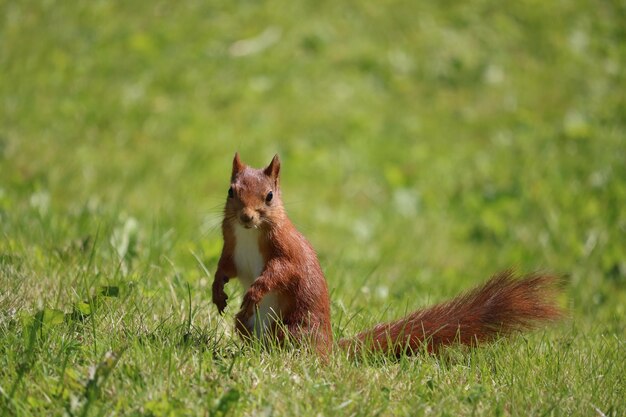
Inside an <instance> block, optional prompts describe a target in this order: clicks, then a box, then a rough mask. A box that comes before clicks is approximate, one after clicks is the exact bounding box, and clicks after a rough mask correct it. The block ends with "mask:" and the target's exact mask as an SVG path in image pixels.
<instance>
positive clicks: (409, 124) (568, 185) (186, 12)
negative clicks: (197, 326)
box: [0, 0, 626, 330]
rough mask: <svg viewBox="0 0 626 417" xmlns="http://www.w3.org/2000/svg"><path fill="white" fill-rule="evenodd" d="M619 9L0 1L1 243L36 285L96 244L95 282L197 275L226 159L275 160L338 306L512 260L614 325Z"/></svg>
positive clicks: (418, 294) (422, 296)
mask: <svg viewBox="0 0 626 417" xmlns="http://www.w3.org/2000/svg"><path fill="white" fill-rule="evenodd" d="M624 22H626V6H625V5H624V3H623V2H619V1H600V2H587V1H579V0H576V1H557V2H541V1H534V0H524V1H518V2H513V3H503V2H494V1H487V0H475V1H468V2H461V3H458V2H450V1H441V2H413V1H387V0H385V1H376V2H357V1H344V2H334V1H316V2H312V1H311V2H303V1H295V2H282V1H269V2H262V3H261V2H255V1H210V2H207V1H178V2H170V1H150V2H140V1H136V2H135V1H130V2H129V1H126V2H122V1H100V0H94V1H89V2H61V1H40V2H35V3H32V2H24V1H2V2H0V42H1V43H0V231H1V232H2V243H0V252H1V253H2V256H3V259H4V262H5V263H10V262H14V261H15V260H16V259H20V260H21V262H26V263H28V264H29V268H30V269H29V271H31V272H32V275H29V276H30V278H25V279H26V281H29V280H31V281H32V282H33V286H34V287H37V288H39V290H38V291H45V289H46V288H48V289H50V288H55V289H57V290H58V287H59V285H60V282H63V276H64V275H65V274H67V273H68V268H69V267H68V265H72V261H71V259H73V258H72V257H73V256H74V255H73V253H74V252H73V251H80V250H81V247H84V246H89V244H90V242H94V241H96V242H98V245H99V246H98V247H99V250H98V251H96V259H95V264H96V265H98V267H99V268H100V270H99V271H100V272H99V273H98V275H97V277H98V278H94V280H96V281H97V280H99V281H102V282H108V281H110V280H120V279H122V280H123V279H124V276H125V274H132V273H133V271H135V277H134V279H136V280H138V281H140V282H143V283H144V284H143V285H145V286H147V287H153V288H155V289H156V290H159V289H160V288H161V286H162V282H163V279H164V278H163V276H164V275H167V274H174V275H175V276H177V277H178V276H180V277H181V279H180V282H179V281H175V282H177V283H178V284H176V285H174V287H175V289H176V291H178V290H180V291H181V292H182V293H185V292H186V289H185V287H184V285H183V284H182V282H185V281H186V282H191V283H192V284H193V286H194V287H193V288H194V289H195V288H197V287H201V288H204V287H206V282H207V279H206V277H205V275H204V273H203V272H202V270H201V269H200V268H198V265H197V262H196V260H195V259H194V258H193V256H192V254H198V255H199V257H200V258H201V259H202V260H203V261H204V262H205V263H206V265H207V267H208V268H209V269H211V270H212V269H213V268H214V266H215V261H216V259H217V256H218V255H219V250H220V245H221V237H220V232H219V221H220V211H221V207H222V204H223V201H224V198H225V195H226V190H227V188H228V180H229V176H230V167H231V160H232V157H233V154H234V152H235V151H239V152H240V153H241V156H242V159H243V160H244V161H246V162H247V163H249V164H251V165H253V166H262V165H265V164H267V163H268V162H269V161H270V159H271V157H272V156H273V155H274V154H275V153H279V154H280V156H281V159H282V162H283V166H282V175H283V177H282V184H283V194H284V198H285V200H286V204H287V208H288V210H289V213H290V215H291V216H292V218H293V220H294V222H295V223H296V224H297V225H298V227H299V228H300V229H301V230H302V231H303V232H304V233H305V235H307V236H308V237H309V238H310V240H311V241H312V243H313V244H314V246H315V247H316V248H317V250H318V251H319V254H320V258H321V260H322V264H323V267H324V269H325V270H326V272H327V275H328V280H329V283H330V287H331V289H333V292H334V297H335V299H336V300H340V301H341V302H342V301H344V300H346V301H347V300H349V299H352V298H354V297H355V296H354V294H355V293H356V294H361V297H359V300H357V301H356V303H357V304H359V303H366V302H369V303H370V304H369V305H373V306H376V305H377V304H378V305H380V306H385V305H389V304H390V299H393V298H396V299H399V300H402V302H403V303H405V304H411V305H414V304H415V303H416V302H417V303H418V304H419V303H420V302H422V301H424V302H426V301H427V300H428V299H430V297H432V296H433V295H434V297H438V295H439V294H450V293H455V292H457V290H458V288H467V287H468V286H470V285H471V284H472V283H475V282H478V281H482V280H483V279H485V278H486V277H487V276H488V275H489V274H491V273H493V272H495V271H496V270H498V269H501V268H504V267H509V266H516V267H519V268H520V269H521V270H523V271H531V270H535V269H547V270H551V271H555V272H557V273H560V274H564V275H567V276H568V277H569V278H568V280H569V281H570V283H571V284H570V285H571V286H570V288H571V289H570V293H571V294H570V297H569V301H568V302H569V303H571V305H572V307H573V311H574V315H578V316H580V317H584V316H585V315H587V314H588V313H589V312H590V311H593V312H594V314H597V315H600V316H602V317H605V318H607V319H609V322H611V323H612V325H614V326H619V324H618V323H617V316H616V315H615V313H616V312H621V313H620V314H621V315H622V316H623V314H624V303H623V301H625V300H624V298H625V296H624V287H625V286H626V261H625V258H624V254H625V251H626V233H625V232H626V210H624V205H625V203H626V153H625V152H626V146H625V145H626V111H625V109H626V79H625V78H626V71H625V68H624V66H625V64H626V43H625V40H626V25H624ZM77 248H78V249H77ZM76 256H78V255H76ZM118 257H121V258H123V259H125V264H124V265H125V268H124V271H123V272H122V273H120V272H119V271H117V269H116V265H117V262H113V261H111V262H109V260H115V259H117V258H118ZM68 259H69V260H68ZM107 265H109V266H107ZM106 271H109V272H110V273H107V272H106ZM172 271H175V272H172ZM70 275H71V274H70ZM203 294H204V293H202V292H200V291H198V293H197V296H198V297H200V296H201V295H203ZM407 294H409V295H410V296H411V297H413V298H411V299H410V300H409V299H407V298H406V297H407ZM38 296H40V294H39V295H37V292H32V291H31V292H24V293H22V295H21V301H22V302H34V300H35V299H36V298H37V297H38ZM63 297H64V296H62V297H60V298H59V299H61V300H62V299H63ZM67 297H69V298H71V294H69V293H68V295H67ZM619 297H621V298H619ZM416 299H417V301H415V300H416ZM361 300H362V301H361ZM620 300H621V301H620ZM204 302H207V303H208V300H206V299H204ZM61 303H62V302H61ZM606 303H608V304H606ZM611 318H612V320H613V321H611ZM621 329H622V330H623V325H622V327H621Z"/></svg>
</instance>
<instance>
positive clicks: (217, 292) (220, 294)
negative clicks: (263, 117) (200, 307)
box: [212, 280, 228, 314]
mask: <svg viewBox="0 0 626 417" xmlns="http://www.w3.org/2000/svg"><path fill="white" fill-rule="evenodd" d="M212 300H213V304H215V305H216V306H217V311H219V313H220V314H222V313H224V310H225V309H226V305H227V303H226V300H228V296H227V295H226V293H225V292H224V282H223V281H222V282H220V281H218V280H215V281H213V292H212Z"/></svg>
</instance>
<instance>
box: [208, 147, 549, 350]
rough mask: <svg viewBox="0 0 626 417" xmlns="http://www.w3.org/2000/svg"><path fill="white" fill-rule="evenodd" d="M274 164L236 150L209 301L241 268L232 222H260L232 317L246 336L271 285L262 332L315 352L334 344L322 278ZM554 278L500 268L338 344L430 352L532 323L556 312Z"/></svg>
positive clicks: (222, 298)
mask: <svg viewBox="0 0 626 417" xmlns="http://www.w3.org/2000/svg"><path fill="white" fill-rule="evenodd" d="M279 172H280V162H279V160H278V156H275V157H274V159H272V162H271V163H270V165H269V166H268V167H267V168H265V169H263V170H260V169H253V168H250V167H248V166H246V165H245V164H243V163H242V162H241V161H240V159H239V155H238V154H236V155H235V159H234V160H233V171H232V175H231V187H232V190H233V191H232V196H229V197H228V198H227V201H226V206H225V210H224V220H223V222H222V232H223V238H224V247H223V250H222V255H221V257H220V260H219V262H218V267H217V271H216V273H215V280H214V282H213V302H214V303H215V304H216V305H217V307H218V310H219V311H220V313H221V312H223V311H224V309H225V308H226V299H227V297H226V294H225V293H224V285H225V284H226V282H228V279H229V278H233V277H236V276H238V271H237V265H236V261H235V254H234V253H235V248H236V245H237V239H236V237H235V231H234V228H235V227H245V228H246V229H254V230H258V231H259V238H258V251H259V253H260V254H261V256H262V260H263V267H262V270H261V273H260V275H259V276H258V277H255V279H254V281H253V283H252V284H251V285H250V287H249V288H248V290H247V291H246V293H245V295H244V299H243V303H242V305H241V309H240V311H239V312H238V313H237V316H236V320H235V327H236V329H237V331H238V332H239V333H240V335H241V336H242V337H243V338H244V339H248V338H250V337H252V336H253V335H254V334H255V333H254V328H253V326H252V325H251V324H250V323H249V320H250V318H251V317H253V314H254V313H255V308H256V307H257V306H258V305H259V303H260V302H261V300H262V299H263V298H264V297H265V296H267V295H268V294H270V293H272V294H273V295H274V296H275V297H276V306H275V308H276V309H277V310H279V312H278V317H277V319H276V322H274V323H273V324H272V325H271V327H270V329H269V330H268V331H267V332H266V333H264V337H270V338H273V339H275V340H277V341H279V342H280V341H283V340H284V339H285V338H286V337H289V338H290V339H291V340H293V341H301V340H303V339H306V340H307V341H309V342H310V343H312V345H313V347H314V348H315V349H316V350H317V351H318V352H319V353H322V354H325V353H328V352H329V351H330V349H331V347H332V331H331V326H330V299H329V296H328V288H327V285H326V280H325V278H324V274H323V273H322V269H321V267H320V264H319V261H318V259H317V255H316V253H315V250H314V249H313V247H312V246H311V245H310V244H309V242H308V241H307V240H306V239H305V237H304V236H302V234H300V232H298V231H297V230H296V228H295V227H294V225H293V224H292V223H291V221H290V220H289V218H288V217H287V215H286V213H285V210H284V207H283V204H282V200H281V195H280V194H281V193H280V187H279ZM270 192H272V194H273V197H272V198H269V193H270ZM268 198H269V200H268ZM557 281H558V280H557V279H556V278H555V277H553V276H550V275H529V276H526V277H524V278H522V279H518V278H516V277H515V276H514V274H513V273H512V272H511V271H505V272H502V273H500V274H497V275H495V276H494V277H492V278H491V279H490V280H489V281H488V282H487V283H485V284H484V285H483V286H481V287H478V288H476V289H474V290H472V291H470V292H468V293H466V294H463V295H460V296H458V297H456V298H455V299H453V300H451V301H448V302H446V303H442V304H438V305H435V306H433V307H430V308H428V309H424V310H418V311H416V312H414V313H411V314H410V315H408V316H407V317H404V318H402V319H399V320H397V321H394V322H391V323H386V324H379V325H377V326H376V327H374V328H373V329H372V330H368V331H365V332H363V333H360V334H358V335H357V336H356V337H355V338H353V339H342V340H340V341H339V346H341V347H342V348H343V349H346V350H348V351H349V352H351V353H353V354H355V353H358V352H361V351H362V350H363V349H366V350H367V351H381V352H383V353H386V354H392V355H401V354H410V353H412V352H416V351H419V350H420V349H423V348H424V347H425V348H426V349H427V350H428V351H430V352H433V351H436V350H437V349H438V348H439V347H441V346H445V345H449V344H451V343H454V342H459V343H461V344H465V345H470V346H471V345H475V344H477V343H480V342H486V341H489V340H492V339H493V338H495V337H496V336H498V335H506V334H509V333H511V332H514V331H518V330H526V329H530V328H533V327H534V326H535V325H536V324H538V323H540V322H545V321H550V320H554V319H556V318H558V317H559V315H560V310H559V309H558V308H557V307H556V306H555V305H554V304H553V301H552V300H553V295H554V289H555V288H556V286H555V284H556V282H557ZM285 331H286V332H287V333H288V335H285V334H284V333H285ZM425 343H426V345H424V344H425Z"/></svg>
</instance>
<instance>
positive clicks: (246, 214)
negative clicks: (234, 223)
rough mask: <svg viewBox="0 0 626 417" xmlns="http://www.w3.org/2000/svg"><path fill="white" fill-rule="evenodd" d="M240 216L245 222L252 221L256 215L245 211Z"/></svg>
mask: <svg viewBox="0 0 626 417" xmlns="http://www.w3.org/2000/svg"><path fill="white" fill-rule="evenodd" d="M239 218H240V219H241V221H242V222H243V223H250V222H251V221H252V219H253V218H254V216H253V215H252V213H250V212H247V211H244V212H242V213H241V214H240V215H239Z"/></svg>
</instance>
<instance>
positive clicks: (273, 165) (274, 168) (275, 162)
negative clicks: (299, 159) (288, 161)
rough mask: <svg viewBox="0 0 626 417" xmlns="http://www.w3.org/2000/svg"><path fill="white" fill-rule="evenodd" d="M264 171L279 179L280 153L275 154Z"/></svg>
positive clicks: (269, 175)
mask: <svg viewBox="0 0 626 417" xmlns="http://www.w3.org/2000/svg"><path fill="white" fill-rule="evenodd" d="M263 173H264V174H265V175H267V176H268V177H270V178H273V179H274V180H278V174H279V173H280V159H279V158H278V154H276V155H274V158H272V162H270V164H269V165H268V166H267V168H265V169H264V170H263Z"/></svg>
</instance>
